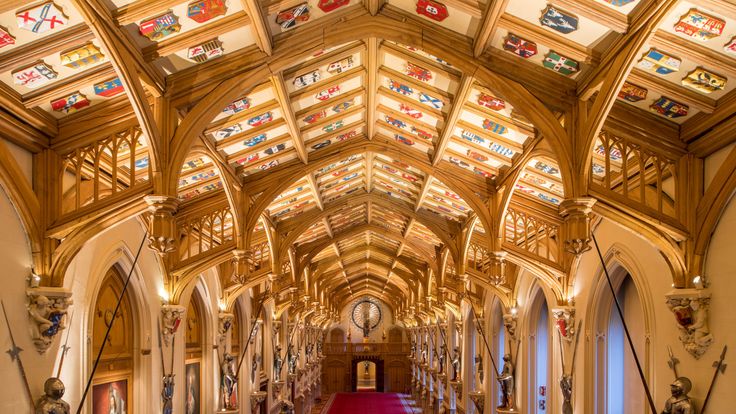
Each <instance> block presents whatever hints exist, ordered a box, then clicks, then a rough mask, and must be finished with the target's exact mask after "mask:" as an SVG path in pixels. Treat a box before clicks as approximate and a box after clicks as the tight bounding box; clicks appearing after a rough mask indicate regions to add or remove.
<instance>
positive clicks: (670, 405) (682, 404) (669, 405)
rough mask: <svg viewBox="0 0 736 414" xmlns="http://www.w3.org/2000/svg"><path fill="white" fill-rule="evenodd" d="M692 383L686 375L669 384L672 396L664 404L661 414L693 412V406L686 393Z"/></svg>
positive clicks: (686, 413) (688, 413)
mask: <svg viewBox="0 0 736 414" xmlns="http://www.w3.org/2000/svg"><path fill="white" fill-rule="evenodd" d="M691 388H692V383H691V382H690V380H689V379H688V378H686V377H680V378H677V379H676V380H675V382H673V383H672V384H670V392H671V393H672V396H671V397H670V398H668V399H667V401H666V402H665V404H664V410H662V414H695V407H694V406H693V403H692V401H690V396H688V395H687V394H688V393H689V392H690V389H691Z"/></svg>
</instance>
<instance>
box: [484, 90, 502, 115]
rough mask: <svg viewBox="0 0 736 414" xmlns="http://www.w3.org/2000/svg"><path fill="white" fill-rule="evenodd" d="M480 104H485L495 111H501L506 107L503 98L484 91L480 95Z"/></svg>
mask: <svg viewBox="0 0 736 414" xmlns="http://www.w3.org/2000/svg"><path fill="white" fill-rule="evenodd" d="M478 105H480V106H485V107H486V108H488V109H492V110H494V111H500V110H501V109H504V108H506V102H504V101H503V100H502V99H499V98H496V97H495V96H491V95H488V94H486V93H482V92H481V93H480V95H478Z"/></svg>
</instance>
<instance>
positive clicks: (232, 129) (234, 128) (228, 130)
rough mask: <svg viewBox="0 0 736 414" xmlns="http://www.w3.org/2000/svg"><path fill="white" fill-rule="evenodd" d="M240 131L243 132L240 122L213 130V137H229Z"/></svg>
mask: <svg viewBox="0 0 736 414" xmlns="http://www.w3.org/2000/svg"><path fill="white" fill-rule="evenodd" d="M241 132H243V127H241V126H240V124H235V125H231V126H229V127H225V128H222V129H221V130H219V131H217V132H215V138H217V139H223V138H229V137H231V136H233V135H235V134H239V133H241Z"/></svg>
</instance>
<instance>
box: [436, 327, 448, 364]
mask: <svg viewBox="0 0 736 414" xmlns="http://www.w3.org/2000/svg"><path fill="white" fill-rule="evenodd" d="M435 322H437V329H438V330H439V331H440V336H442V343H443V344H445V356H446V357H447V359H450V351H448V350H447V337H446V336H445V331H444V329H442V327H441V326H440V320H439V319H437V320H436V321H435Z"/></svg>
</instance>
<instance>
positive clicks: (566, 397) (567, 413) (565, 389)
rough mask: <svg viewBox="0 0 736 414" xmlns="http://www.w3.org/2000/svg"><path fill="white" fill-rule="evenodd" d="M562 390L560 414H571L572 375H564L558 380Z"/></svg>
mask: <svg viewBox="0 0 736 414" xmlns="http://www.w3.org/2000/svg"><path fill="white" fill-rule="evenodd" d="M560 389H561V390H562V414H572V375H570V374H565V375H563V376H562V378H560Z"/></svg>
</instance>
